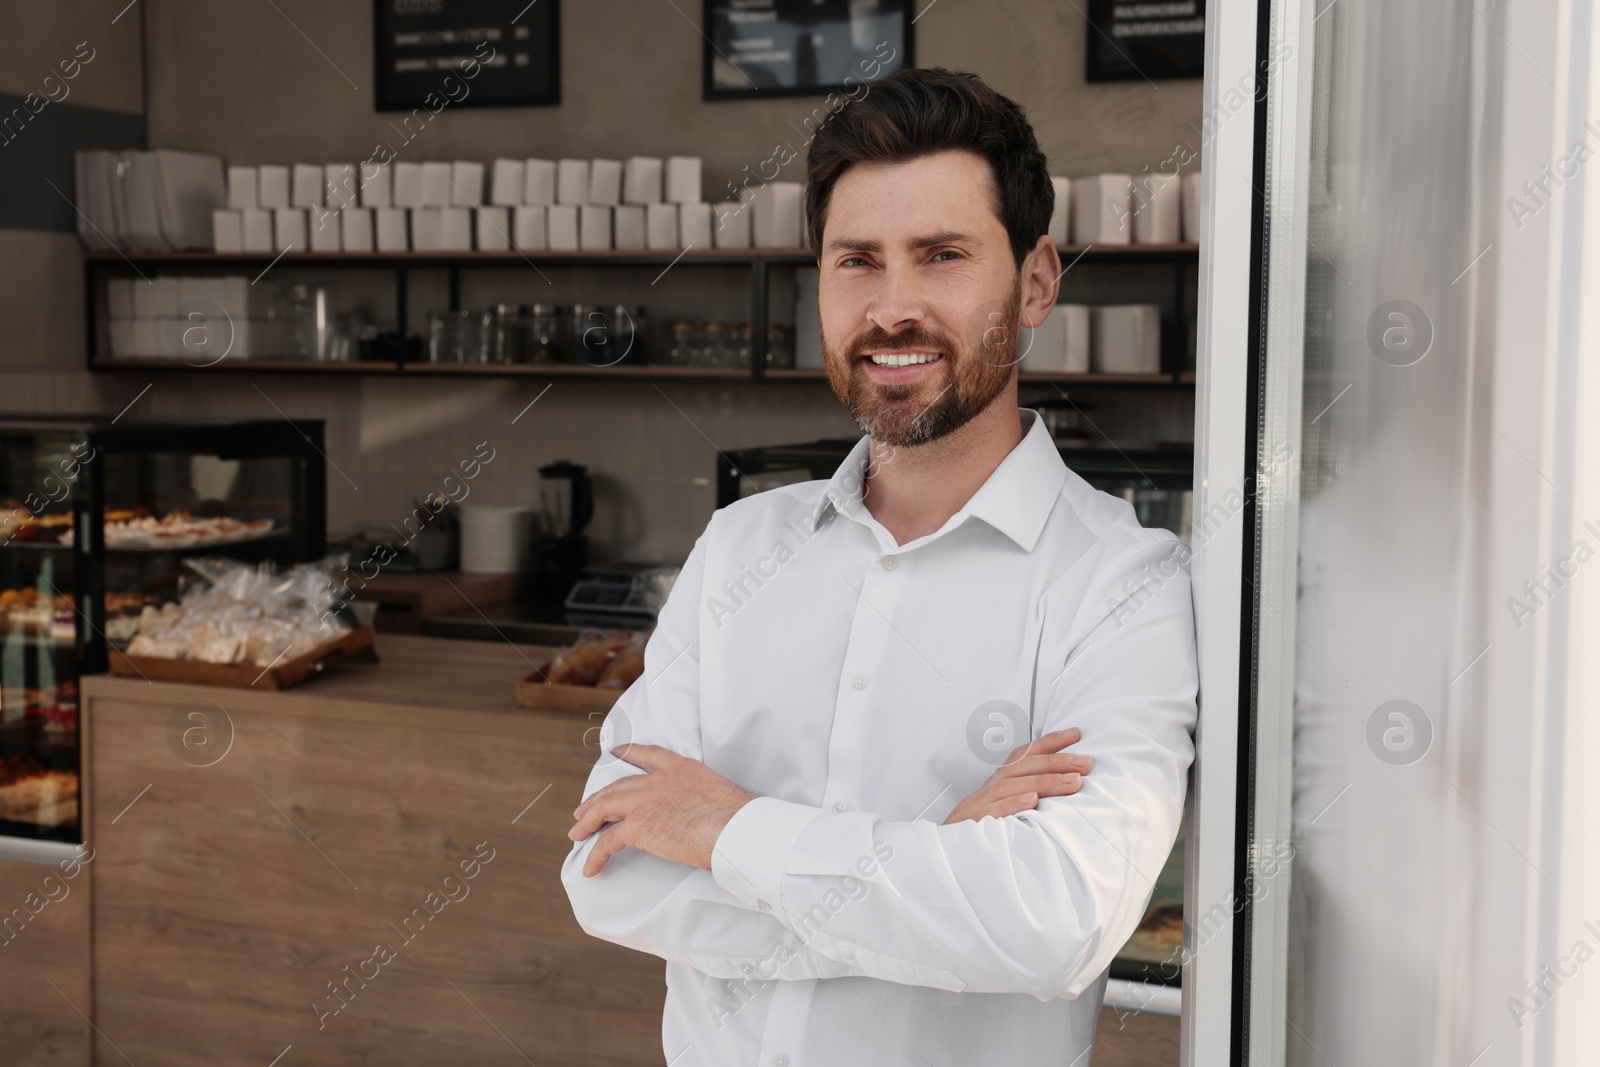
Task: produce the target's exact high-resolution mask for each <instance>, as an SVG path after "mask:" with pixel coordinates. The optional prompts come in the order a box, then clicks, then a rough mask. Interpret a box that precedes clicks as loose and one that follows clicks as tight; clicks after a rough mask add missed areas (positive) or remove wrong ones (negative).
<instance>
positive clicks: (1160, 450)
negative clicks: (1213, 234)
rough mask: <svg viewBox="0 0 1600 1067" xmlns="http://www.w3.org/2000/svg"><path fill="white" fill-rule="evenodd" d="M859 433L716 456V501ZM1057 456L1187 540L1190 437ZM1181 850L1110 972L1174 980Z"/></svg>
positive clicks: (1074, 448) (826, 466) (1083, 445)
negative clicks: (807, 442)
mask: <svg viewBox="0 0 1600 1067" xmlns="http://www.w3.org/2000/svg"><path fill="white" fill-rule="evenodd" d="M857 440H858V438H854V437H851V438H837V439H832V440H825V441H814V442H811V443H810V444H801V445H777V446H772V447H768V448H750V449H744V450H742V451H738V452H727V453H723V454H722V456H721V457H720V462H719V464H718V467H717V506H718V507H724V506H726V505H728V504H731V503H733V502H734V501H735V500H739V499H740V498H742V497H745V496H749V495H751V494H753V493H758V492H764V491H765V490H768V489H776V488H778V487H779V486H783V485H790V484H792V483H795V482H803V481H809V480H811V479H814V478H831V477H832V476H833V474H834V472H835V471H836V470H838V469H839V464H841V463H843V462H844V458H845V456H846V455H848V454H849V452H850V449H851V448H853V447H854V446H855V443H856V441H857ZM1055 440H1056V446H1057V448H1058V449H1059V450H1060V452H1061V458H1062V460H1063V461H1064V462H1065V463H1066V464H1067V466H1068V467H1070V468H1071V469H1072V470H1073V471H1074V472H1076V473H1077V474H1078V475H1079V476H1080V477H1081V478H1083V480H1084V481H1086V482H1088V483H1089V484H1090V485H1092V486H1094V487H1095V488H1096V489H1100V490H1102V491H1104V492H1107V493H1110V494H1112V495H1113V496H1119V497H1122V498H1123V499H1124V500H1126V501H1127V502H1128V503H1129V504H1131V505H1133V509H1134V512H1135V513H1136V514H1137V515H1138V517H1139V523H1140V525H1142V526H1147V527H1155V528H1160V529H1167V530H1171V531H1172V532H1173V533H1175V534H1177V535H1178V537H1180V538H1181V539H1182V540H1183V541H1184V542H1185V543H1186V544H1192V543H1193V541H1192V529H1191V527H1192V520H1193V516H1192V511H1193V503H1192V502H1193V499H1194V446H1193V444H1192V443H1189V442H1135V441H1121V442H1116V443H1112V442H1110V441H1106V440H1103V439H1102V440H1100V441H1093V440H1088V439H1085V438H1081V437H1077V436H1070V435H1058V436H1056V439H1055ZM1183 850H1184V841H1183V836H1182V835H1181V834H1180V835H1179V837H1178V840H1177V842H1176V844H1174V845H1173V848H1172V853H1171V855H1170V856H1169V857H1168V858H1167V862H1166V864H1165V866H1163V868H1162V870H1161V873H1160V874H1159V875H1158V876H1157V877H1156V881H1155V886H1154V888H1153V889H1152V891H1151V897H1150V904H1149V907H1148V908H1147V909H1146V911H1145V915H1144V919H1143V921H1141V922H1140V924H1139V928H1138V929H1137V930H1135V931H1134V934H1133V936H1132V937H1131V938H1129V939H1128V943H1127V944H1126V945H1124V946H1123V948H1122V949H1121V951H1119V952H1118V954H1117V957H1116V959H1114V960H1113V961H1112V963H1111V977H1112V978H1114V979H1124V980H1126V981H1130V982H1144V983H1147V984H1150V985H1160V986H1173V987H1176V986H1178V985H1179V984H1180V982H1179V972H1180V969H1181V964H1182V956H1183Z"/></svg>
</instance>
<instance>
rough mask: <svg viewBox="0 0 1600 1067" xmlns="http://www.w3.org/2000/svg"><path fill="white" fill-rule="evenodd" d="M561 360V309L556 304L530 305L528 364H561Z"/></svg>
mask: <svg viewBox="0 0 1600 1067" xmlns="http://www.w3.org/2000/svg"><path fill="white" fill-rule="evenodd" d="M561 359H562V350H561V308H560V307H558V306H557V305H555V304H533V305H530V306H529V308H528V362H529V363H559V362H561Z"/></svg>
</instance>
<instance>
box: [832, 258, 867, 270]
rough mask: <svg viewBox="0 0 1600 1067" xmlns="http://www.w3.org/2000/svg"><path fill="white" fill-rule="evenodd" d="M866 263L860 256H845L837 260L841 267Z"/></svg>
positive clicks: (863, 265) (861, 265)
mask: <svg viewBox="0 0 1600 1067" xmlns="http://www.w3.org/2000/svg"><path fill="white" fill-rule="evenodd" d="M866 265H867V261H866V260H865V259H862V258H861V257H860V256H846V257H845V258H844V259H842V260H840V262H839V266H841V267H865V266H866Z"/></svg>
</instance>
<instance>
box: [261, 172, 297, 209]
mask: <svg viewBox="0 0 1600 1067" xmlns="http://www.w3.org/2000/svg"><path fill="white" fill-rule="evenodd" d="M256 172H257V178H258V184H257V201H256V203H257V204H258V205H259V206H260V207H263V208H266V209H268V210H271V209H272V208H277V207H288V206H289V168H288V167H280V166H275V165H273V164H265V165H263V166H260V167H258V168H256Z"/></svg>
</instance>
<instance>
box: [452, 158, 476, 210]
mask: <svg viewBox="0 0 1600 1067" xmlns="http://www.w3.org/2000/svg"><path fill="white" fill-rule="evenodd" d="M450 203H451V205H452V206H454V207H478V206H479V205H481V204H482V203H483V164H482V163H469V162H465V161H462V160H459V159H458V160H456V161H455V162H454V163H452V164H450Z"/></svg>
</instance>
